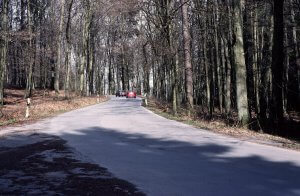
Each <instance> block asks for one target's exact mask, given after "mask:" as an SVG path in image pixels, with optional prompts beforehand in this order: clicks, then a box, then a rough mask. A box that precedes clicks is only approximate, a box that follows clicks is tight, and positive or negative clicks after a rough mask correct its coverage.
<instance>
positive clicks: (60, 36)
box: [54, 0, 65, 95]
mask: <svg viewBox="0 0 300 196" xmlns="http://www.w3.org/2000/svg"><path fill="white" fill-rule="evenodd" d="M64 15H65V0H61V11H60V20H59V32H58V33H59V34H58V44H57V45H58V49H57V62H56V64H55V77H54V89H55V93H56V95H58V94H59V72H60V66H61V64H62V59H61V57H62V55H61V53H62V46H63V23H64Z"/></svg>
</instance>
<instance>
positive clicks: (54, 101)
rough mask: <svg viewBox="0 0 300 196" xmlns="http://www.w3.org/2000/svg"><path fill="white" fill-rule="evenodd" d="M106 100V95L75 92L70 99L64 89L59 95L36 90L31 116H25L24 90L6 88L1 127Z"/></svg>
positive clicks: (0, 112)
mask: <svg viewBox="0 0 300 196" xmlns="http://www.w3.org/2000/svg"><path fill="white" fill-rule="evenodd" d="M106 100H107V97H105V96H101V97H99V98H98V97H97V96H94V97H81V96H76V94H74V93H72V94H71V95H70V98H69V99H65V97H64V93H63V91H61V92H60V94H59V96H57V95H55V92H54V91H48V90H47V91H44V90H34V91H33V96H32V98H31V106H30V117H29V118H25V113H26V100H25V99H24V90H19V89H5V98H4V106H3V107H2V108H0V127H1V126H2V127H3V126H7V125H14V124H20V123H23V122H28V121H33V120H37V119H41V118H45V117H50V116H53V115H57V114H59V113H62V112H67V111H70V110H74V109H78V108H81V107H85V106H88V105H93V104H96V103H98V102H103V101H106Z"/></svg>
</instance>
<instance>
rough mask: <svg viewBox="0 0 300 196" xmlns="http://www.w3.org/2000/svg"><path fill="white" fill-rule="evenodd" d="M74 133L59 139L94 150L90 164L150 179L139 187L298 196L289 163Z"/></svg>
mask: <svg viewBox="0 0 300 196" xmlns="http://www.w3.org/2000/svg"><path fill="white" fill-rule="evenodd" d="M162 131H163V130H162ZM77 132H80V133H81V134H76V135H65V136H64V137H66V138H69V137H72V141H73V142H72V144H76V145H77V146H81V147H80V148H81V149H83V151H85V149H86V150H87V149H91V148H93V146H94V147H95V148H97V149H95V150H94V152H93V153H90V155H91V156H92V157H93V159H95V160H96V161H98V162H100V163H102V162H103V163H104V165H105V166H107V167H110V166H111V168H112V171H116V174H117V175H120V177H123V176H127V177H128V178H129V179H134V178H135V176H136V175H139V176H142V177H137V179H140V178H143V176H145V178H147V177H149V179H148V180H155V181H154V182H145V184H144V185H147V184H148V185H149V186H152V185H153V184H155V183H157V184H159V186H161V187H168V186H170V187H171V188H173V189H174V192H177V193H180V194H183V195H199V194H200V193H203V195H300V178H299V176H300V167H299V166H296V165H295V164H293V163H290V162H275V161H270V160H266V159H264V158H262V157H259V156H247V157H234V156H223V155H225V154H228V153H230V152H231V151H232V148H231V147H230V146H225V145H220V144H215V143H207V144H204V145H194V144H191V143H188V142H179V141H172V140H165V139H163V138H160V139H159V138H150V137H149V136H147V135H143V134H130V133H128V134H127V133H123V132H119V131H118V130H111V129H104V128H101V127H91V128H89V129H85V130H77ZM155 178H156V179H155ZM145 181H147V180H145ZM175 181H177V182H179V183H180V184H178V187H176V183H175V184H174V182H175ZM134 183H135V182H134ZM160 183H162V184H160ZM163 183H165V184H163ZM172 186H173V187H172ZM153 187H154V188H157V187H155V185H153ZM153 187H152V188H153ZM146 188H147V187H146ZM177 189H178V191H176V190H177ZM185 190H189V192H186V193H185V192H184V191H185ZM190 193H191V194H190ZM197 193H198V194H197ZM162 195H165V194H164V193H163V192H162ZM167 195H168V194H167ZM200 195H201V194H200Z"/></svg>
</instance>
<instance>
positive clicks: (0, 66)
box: [0, 0, 9, 117]
mask: <svg viewBox="0 0 300 196" xmlns="http://www.w3.org/2000/svg"><path fill="white" fill-rule="evenodd" d="M8 2H9V1H8V0H3V1H2V6H1V7H2V10H1V17H0V19H1V30H2V32H1V33H0V105H3V104H4V74H5V69H6V68H5V67H6V62H7V40H8V39H7V36H8V24H7V23H8V20H7V13H8ZM0 107H1V106H0ZM0 117H1V114H0Z"/></svg>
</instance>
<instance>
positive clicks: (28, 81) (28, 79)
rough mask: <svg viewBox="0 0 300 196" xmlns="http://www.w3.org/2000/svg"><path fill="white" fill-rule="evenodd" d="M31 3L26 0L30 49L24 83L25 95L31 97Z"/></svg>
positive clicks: (32, 59)
mask: <svg viewBox="0 0 300 196" xmlns="http://www.w3.org/2000/svg"><path fill="white" fill-rule="evenodd" d="M31 4H32V0H28V1H27V18H28V33H29V49H30V50H31V51H30V52H29V68H28V75H27V83H26V92H25V97H26V98H28V97H31V95H32V86H33V82H32V79H33V77H32V76H33V63H34V58H33V55H34V54H33V50H32V49H33V38H32V37H33V35H32V34H33V31H32V13H31Z"/></svg>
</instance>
